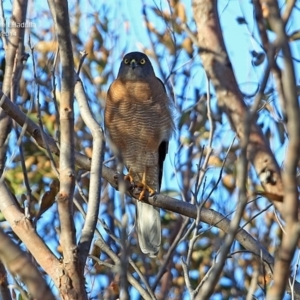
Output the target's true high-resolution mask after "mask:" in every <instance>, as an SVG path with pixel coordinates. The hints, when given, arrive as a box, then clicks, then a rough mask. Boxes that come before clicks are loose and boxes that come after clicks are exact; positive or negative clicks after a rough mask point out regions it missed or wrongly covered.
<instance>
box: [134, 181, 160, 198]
mask: <svg viewBox="0 0 300 300" xmlns="http://www.w3.org/2000/svg"><path fill="white" fill-rule="evenodd" d="M136 186H137V187H138V188H140V189H142V191H141V192H140V195H139V200H140V201H143V200H144V199H145V198H147V197H149V196H150V197H151V196H153V195H154V194H155V190H154V189H153V188H151V187H149V186H148V185H146V184H145V183H143V182H139V183H137V184H136Z"/></svg>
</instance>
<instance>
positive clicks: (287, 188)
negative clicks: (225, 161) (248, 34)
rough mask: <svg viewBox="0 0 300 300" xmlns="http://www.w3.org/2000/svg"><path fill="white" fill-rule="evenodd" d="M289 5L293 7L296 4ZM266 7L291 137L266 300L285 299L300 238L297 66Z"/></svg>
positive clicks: (271, 5) (276, 15) (275, 10)
mask: <svg viewBox="0 0 300 300" xmlns="http://www.w3.org/2000/svg"><path fill="white" fill-rule="evenodd" d="M290 2H291V3H292V6H293V1H290ZM265 5H267V7H268V11H269V15H268V21H269V24H270V26H271V28H272V29H273V30H274V32H275V33H276V35H277V36H276V40H275V42H274V43H275V46H276V47H277V48H278V49H279V50H280V49H281V50H282V54H283V62H284V69H283V72H282V73H283V76H282V86H283V91H284V95H285V108H286V115H287V120H288V122H287V131H288V135H289V143H288V146H287V150H286V158H285V164H284V171H283V174H282V179H283V184H284V185H283V186H284V210H283V212H282V213H283V217H284V219H285V221H286V226H285V234H284V235H283V239H282V243H281V245H280V248H279V250H278V254H277V256H276V262H275V268H274V285H273V286H272V287H271V289H270V290H269V291H268V294H267V299H282V298H283V296H284V292H285V289H286V284H287V282H288V279H289V275H290V264H291V262H292V259H293V256H294V253H295V249H296V247H297V243H298V240H299V236H300V227H299V224H298V203H299V202H298V197H299V195H298V187H297V164H298V161H299V153H300V141H299V136H300V121H299V103H298V97H297V88H296V79H295V71H294V65H293V60H292V55H291V50H290V46H289V43H288V37H287V35H286V32H285V21H284V20H282V18H281V16H280V11H279V7H278V3H277V1H276V0H267V1H265ZM290 9H291V8H290ZM285 18H286V17H285Z"/></svg>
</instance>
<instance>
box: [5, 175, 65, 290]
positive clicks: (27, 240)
mask: <svg viewBox="0 0 300 300" xmlns="http://www.w3.org/2000/svg"><path fill="white" fill-rule="evenodd" d="M0 195H1V201H0V210H1V212H2V213H3V215H4V217H5V219H6V220H7V221H8V223H9V224H10V225H11V228H12V230H13V231H14V232H15V233H16V235H17V236H18V237H19V238H20V239H21V240H22V242H23V243H24V244H25V246H26V247H27V249H28V250H29V251H30V253H31V254H32V255H33V257H34V258H35V259H36V261H37V262H38V264H39V265H40V266H41V267H42V268H43V269H44V270H45V272H46V273H47V274H48V275H49V276H50V277H51V278H52V280H53V281H54V283H55V285H56V286H59V270H60V267H61V265H60V263H59V261H58V260H57V258H56V257H55V256H54V255H53V253H52V252H51V251H50V250H49V248H48V247H47V246H46V245H45V243H44V242H43V240H42V239H41V238H40V237H39V236H38V235H37V233H36V232H35V229H34V228H33V226H32V224H31V222H30V220H28V219H27V218H26V217H25V216H24V214H23V213H21V212H20V210H19V209H18V206H17V205H16V203H15V200H14V198H13V196H12V194H11V193H10V192H9V190H8V188H7V187H6V185H5V184H4V183H3V182H2V181H0Z"/></svg>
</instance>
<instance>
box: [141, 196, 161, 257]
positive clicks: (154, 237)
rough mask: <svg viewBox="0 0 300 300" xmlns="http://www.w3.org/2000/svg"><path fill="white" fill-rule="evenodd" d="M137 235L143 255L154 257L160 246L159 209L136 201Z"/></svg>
mask: <svg viewBox="0 0 300 300" xmlns="http://www.w3.org/2000/svg"><path fill="white" fill-rule="evenodd" d="M136 222H137V233H138V240H139V245H140V248H141V250H142V252H143V253H145V254H148V255H149V256H150V257H155V256H156V255H157V253H158V251H159V249H160V244H161V223H160V214H159V208H156V207H154V206H152V205H149V204H147V203H144V202H142V201H137V221H136Z"/></svg>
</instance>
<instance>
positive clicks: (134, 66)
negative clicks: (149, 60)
mask: <svg viewBox="0 0 300 300" xmlns="http://www.w3.org/2000/svg"><path fill="white" fill-rule="evenodd" d="M130 67H131V68H132V69H133V70H134V69H135V68H136V67H137V62H136V60H135V59H132V60H131V62H130Z"/></svg>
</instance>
